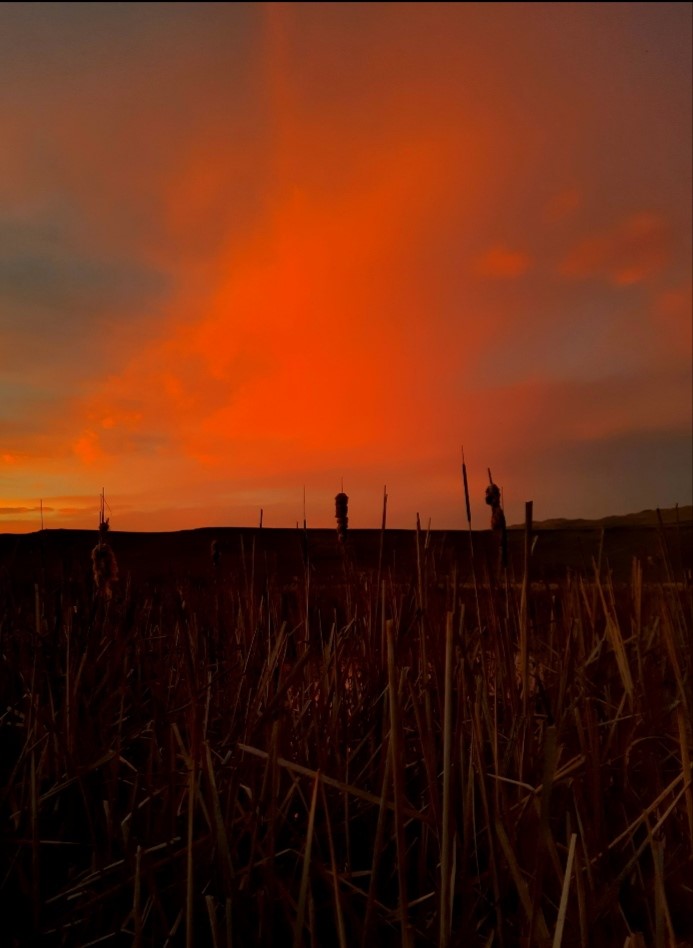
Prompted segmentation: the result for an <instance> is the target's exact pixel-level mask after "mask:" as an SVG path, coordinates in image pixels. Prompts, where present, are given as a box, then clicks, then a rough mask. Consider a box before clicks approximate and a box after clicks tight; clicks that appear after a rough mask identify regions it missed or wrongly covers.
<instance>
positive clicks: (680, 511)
mask: <svg viewBox="0 0 693 948" xmlns="http://www.w3.org/2000/svg"><path fill="white" fill-rule="evenodd" d="M659 512H660V513H661V515H662V520H663V521H664V523H667V524H675V523H676V522H677V517H678V522H679V523H682V524H683V523H691V521H693V506H691V505H688V506H686V507H679V508H676V507H667V508H665V509H660V511H659ZM658 525H659V520H658V518H657V511H656V510H641V511H640V512H639V513H631V514H615V515H613V516H610V517H602V518H601V519H600V520H584V519H580V518H578V519H576V520H569V519H567V518H565V517H557V518H554V519H552V520H535V521H534V523H533V524H532V526H533V528H534V529H536V530H602V529H605V528H607V527H656V526H658ZM521 528H524V524H523V523H514V524H512V525H511V526H510V529H511V530H519V529H521Z"/></svg>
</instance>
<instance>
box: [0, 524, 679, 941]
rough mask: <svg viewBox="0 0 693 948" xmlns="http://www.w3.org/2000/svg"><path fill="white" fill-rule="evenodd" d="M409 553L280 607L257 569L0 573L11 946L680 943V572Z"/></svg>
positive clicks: (421, 541) (5, 867)
mask: <svg viewBox="0 0 693 948" xmlns="http://www.w3.org/2000/svg"><path fill="white" fill-rule="evenodd" d="M335 542H336V541H335ZM411 543H412V544H416V554H415V559H413V561H414V562H415V563H416V568H415V573H414V575H412V576H411V578H410V581H406V582H403V581H401V578H397V577H396V576H395V574H394V572H393V570H391V569H389V568H388V566H387V564H386V563H381V564H380V565H379V567H378V570H377V572H376V571H372V572H370V571H368V572H363V571H359V569H358V564H356V563H354V562H353V561H352V560H351V559H350V555H349V549H348V544H347V545H346V547H345V548H344V552H343V557H344V570H343V578H342V579H341V580H340V582H339V583H336V584H335V585H334V587H333V588H332V589H331V590H330V596H329V597H326V596H325V595H324V590H323V591H322V593H321V590H320V589H318V588H316V586H315V584H314V583H313V584H312V583H311V579H310V577H311V571H310V561H309V558H308V557H307V558H306V562H307V565H306V571H305V575H304V577H303V578H302V579H301V578H299V583H298V588H297V590H296V592H295V595H294V597H293V599H292V600H291V602H290V603H289V604H287V596H286V592H285V590H283V589H282V588H281V587H280V586H279V584H278V583H276V582H275V581H274V580H273V578H272V576H271V575H263V571H262V569H261V568H260V565H259V564H256V563H255V561H254V560H253V561H252V563H251V562H250V560H248V569H246V570H245V571H241V572H239V573H238V574H235V573H234V572H233V571H228V572H226V573H223V572H221V571H219V570H216V571H215V572H214V574H213V575H212V573H210V577H209V582H208V583H206V584H202V585H200V584H193V583H189V582H183V581H176V580H175V579H173V578H171V579H170V580H169V581H168V582H164V583H161V584H159V585H158V586H156V587H154V586H152V585H148V584H146V583H143V584H142V585H141V586H140V587H139V588H135V587H134V586H133V585H132V584H130V583H128V582H127V581H125V580H121V581H120V585H121V587H122V588H121V589H120V591H119V592H118V593H117V594H114V595H113V596H112V598H110V599H107V598H106V597H104V596H101V595H98V594H94V590H93V589H89V588H87V587H86V586H85V587H84V588H82V587H78V586H75V584H70V585H67V584H65V586H64V587H60V588H58V589H57V590H52V591H50V593H49V591H48V590H46V589H43V588H42V587H41V585H40V584H37V585H36V587H35V589H34V591H33V592H34V596H33V602H32V601H30V600H29V601H27V597H23V596H19V595H17V594H13V595H11V594H10V593H9V591H6V594H5V597H4V602H3V607H2V625H1V627H0V652H1V654H2V659H1V665H0V676H1V677H0V685H1V688H2V694H3V700H2V708H1V713H0V779H1V783H0V820H1V828H2V851H1V855H0V871H1V873H2V875H1V877H0V898H1V899H2V905H1V908H2V914H3V917H4V921H3V938H4V939H5V940H3V941H2V944H7V945H8V946H20V945H21V946H24V945H32V946H33V945H37V946H38V945H50V946H53V945H55V946H59V945H60V946H73V945H74V946H83V948H87V946H91V945H102V944H103V945H135V946H137V948H143V946H157V948H161V946H186V948H191V946H192V945H195V946H207V945H209V946H213V948H232V946H233V948H238V946H254V945H261V946H273V945H294V946H295V948H298V946H303V945H306V946H323V945H324V946H339V948H346V946H364V948H368V946H370V945H382V946H390V945H392V946H394V945H397V946H399V945H402V946H411V948H414V946H428V945H431V946H434V945H438V946H441V948H442V946H450V945H460V944H464V945H469V946H477V945H478V946H480V948H481V946H485V948H490V946H505V948H512V946H521V945H527V946H534V945H537V946H547V948H550V946H553V948H559V946H561V945H562V946H580V948H601V946H612V945H618V946H619V948H620V946H623V945H624V944H628V945H631V946H635V945H639V944H644V945H652V946H657V948H659V946H674V945H684V944H686V943H689V944H691V943H693V924H692V921H691V913H690V911H689V909H690V905H691V904H693V885H692V879H693V856H692V853H693V791H692V789H691V737H692V736H691V662H692V651H691V649H692V646H691V642H692V636H691V633H692V631H693V607H692V598H691V584H690V579H689V578H688V579H686V578H685V577H683V576H676V575H674V572H673V571H672V569H671V567H670V566H669V564H668V563H666V564H665V566H666V569H665V571H664V572H663V575H662V581H661V582H654V583H647V584H644V583H643V581H642V571H641V570H640V569H639V565H638V563H637V562H634V567H633V575H632V579H631V581H630V583H627V584H615V583H614V582H613V580H612V579H611V578H610V575H609V573H608V571H607V570H604V569H601V568H600V567H598V566H597V565H596V564H595V569H594V571H593V572H592V573H591V574H589V575H576V574H573V575H570V576H567V577H566V579H565V580H564V581H563V582H562V583H559V584H554V585H553V586H552V587H551V588H549V587H548V586H543V585H540V584H532V583H531V582H529V581H528V580H529V577H528V576H525V577H524V580H525V581H524V582H517V583H513V582H509V581H506V580H505V579H504V578H502V577H501V578H500V579H497V578H492V577H490V576H489V575H488V572H489V571H488V570H486V569H485V568H483V567H482V564H479V563H477V566H476V569H475V570H474V574H473V575H471V574H470V575H465V574H464V573H463V570H462V569H461V568H460V569H459V570H458V569H457V568H455V567H453V569H452V570H450V571H448V572H445V573H441V571H440V569H439V568H438V565H437V564H436V561H435V556H434V555H433V553H432V552H431V549H430V547H429V546H428V544H427V542H426V537H425V535H423V534H422V533H421V531H417V532H416V533H415V534H414V533H412V534H411ZM247 552H248V551H247V550H246V551H245V552H244V557H245V555H246V554H247ZM244 561H245V560H244ZM125 565H126V564H125ZM328 599H329V602H330V605H329V607H328V606H326V605H325V603H326V602H327V600H328Z"/></svg>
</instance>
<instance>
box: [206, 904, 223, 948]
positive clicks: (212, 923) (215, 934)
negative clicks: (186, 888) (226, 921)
mask: <svg viewBox="0 0 693 948" xmlns="http://www.w3.org/2000/svg"><path fill="white" fill-rule="evenodd" d="M205 905H206V906H207V917H208V918H209V930H210V934H211V936H212V948H221V942H220V941H219V925H218V923H217V908H216V901H215V899H214V896H213V895H206V896H205Z"/></svg>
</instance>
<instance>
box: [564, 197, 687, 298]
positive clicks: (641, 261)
mask: <svg viewBox="0 0 693 948" xmlns="http://www.w3.org/2000/svg"><path fill="white" fill-rule="evenodd" d="M670 254H671V232H670V227H669V225H668V223H667V221H666V220H665V219H664V218H663V217H662V216H661V215H659V214H655V213H651V212H648V211H643V212H641V213H639V214H632V215H631V216H630V217H627V218H626V219H625V220H623V221H621V222H620V223H619V224H617V225H616V226H615V227H613V228H611V229H610V230H608V231H605V232H603V233H601V234H596V235H594V236H591V237H588V238H586V239H585V240H582V241H581V242H580V243H579V244H577V246H576V247H574V248H573V250H572V251H571V252H570V253H569V254H568V255H567V256H566V257H565V258H564V260H563V262H562V264H561V266H560V272H561V273H562V274H563V275H564V276H566V277H570V278H572V279H587V278H589V277H599V278H602V279H605V280H608V281H609V282H610V283H612V284H613V285H614V286H630V285H632V284H634V283H641V282H643V281H645V280H648V279H649V278H651V277H653V276H655V275H657V274H658V273H660V272H661V271H662V270H663V269H664V267H665V266H666V265H667V262H668V261H669V258H670Z"/></svg>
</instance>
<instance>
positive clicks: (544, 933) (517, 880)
mask: <svg viewBox="0 0 693 948" xmlns="http://www.w3.org/2000/svg"><path fill="white" fill-rule="evenodd" d="M496 836H497V838H498V842H499V843H500V844H501V849H502V850H503V855H504V856H505V860H506V862H507V863H508V868H509V869H510V874H511V876H512V879H513V882H514V884H515V888H516V890H517V894H518V895H519V897H520V902H521V903H522V908H523V909H524V912H525V916H526V918H527V923H528V926H529V925H531V923H532V914H533V910H532V900H531V898H530V895H529V889H528V888H527V883H526V882H525V879H524V876H523V875H522V870H521V869H520V866H519V864H518V862H517V859H516V857H515V852H514V850H513V847H512V846H511V845H510V840H509V839H508V836H507V833H506V832H505V829H504V828H503V825H502V823H501V821H500V820H499V819H497V820H496ZM536 928H537V930H538V936H539V939H540V940H541V941H543V942H546V941H547V940H548V938H549V930H548V928H547V927H546V921H545V919H544V913H543V912H542V910H541V909H538V910H537V915H536Z"/></svg>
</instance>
